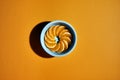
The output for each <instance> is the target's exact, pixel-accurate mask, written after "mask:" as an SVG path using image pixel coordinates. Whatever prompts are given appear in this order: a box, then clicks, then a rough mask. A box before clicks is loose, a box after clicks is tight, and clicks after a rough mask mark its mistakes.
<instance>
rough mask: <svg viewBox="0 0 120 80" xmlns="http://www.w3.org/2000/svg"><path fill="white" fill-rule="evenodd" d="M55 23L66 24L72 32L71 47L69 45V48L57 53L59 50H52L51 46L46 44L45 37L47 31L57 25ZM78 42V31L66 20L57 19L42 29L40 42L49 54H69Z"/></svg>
mask: <svg viewBox="0 0 120 80" xmlns="http://www.w3.org/2000/svg"><path fill="white" fill-rule="evenodd" d="M55 25H60V26H65V27H66V28H67V29H68V30H69V31H70V33H71V34H72V40H71V44H70V45H69V47H68V49H67V50H65V51H63V52H61V53H57V52H53V51H51V50H50V49H49V48H47V46H46V45H45V41H44V37H45V34H46V31H47V30H48V29H49V28H50V27H52V26H55ZM76 42H77V37H76V32H75V30H74V28H73V27H72V25H70V24H69V23H67V22H65V21H61V20H55V21H52V22H50V23H48V24H47V25H46V26H45V27H44V28H43V30H42V32H41V34H40V43H41V46H42V48H43V49H44V51H45V52H46V53H48V54H49V55H51V56H56V57H61V56H66V55H68V54H69V53H71V51H72V50H73V49H74V48H75V45H76Z"/></svg>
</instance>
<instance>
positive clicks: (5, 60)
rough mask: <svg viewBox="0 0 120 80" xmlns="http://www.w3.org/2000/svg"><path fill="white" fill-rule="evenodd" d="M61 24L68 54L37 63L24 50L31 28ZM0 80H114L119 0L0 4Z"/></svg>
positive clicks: (119, 65) (6, 0)
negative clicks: (66, 27)
mask: <svg viewBox="0 0 120 80" xmlns="http://www.w3.org/2000/svg"><path fill="white" fill-rule="evenodd" d="M52 20H65V21H67V22H69V23H70V24H72V25H73V26H74V28H75V30H76V32H77V45H76V48H75V49H74V51H73V52H72V53H71V54H70V55H68V56H65V57H61V58H42V57H40V56H38V55H37V54H36V53H35V52H34V51H33V50H32V49H31V47H30V43H29V37H30V32H31V30H32V29H33V28H34V26H35V25H36V24H38V23H40V22H43V21H52ZM0 80H120V1H119V0H59V1H58V0H0Z"/></svg>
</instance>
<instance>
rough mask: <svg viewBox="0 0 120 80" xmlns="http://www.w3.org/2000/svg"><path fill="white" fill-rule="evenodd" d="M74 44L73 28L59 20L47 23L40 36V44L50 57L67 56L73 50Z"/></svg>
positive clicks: (74, 34) (75, 39) (74, 33)
mask: <svg viewBox="0 0 120 80" xmlns="http://www.w3.org/2000/svg"><path fill="white" fill-rule="evenodd" d="M76 42H77V37H76V32H75V30H74V28H73V26H72V25H70V24H69V23H67V22H65V21H61V20H56V21H52V22H49V23H48V24H47V25H45V26H44V28H43V29H42V31H41V34H40V44H41V46H42V48H43V50H44V51H45V52H46V53H47V54H49V55H51V56H56V57H61V56H66V55H68V54H69V53H71V52H72V51H73V49H74V48H75V45H76Z"/></svg>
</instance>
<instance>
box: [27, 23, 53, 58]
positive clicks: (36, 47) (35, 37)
mask: <svg viewBox="0 0 120 80" xmlns="http://www.w3.org/2000/svg"><path fill="white" fill-rule="evenodd" d="M49 22H50V21H44V22H41V23H39V24H37V25H36V26H35V27H34V28H33V29H32V31H31V33H30V37H29V42H30V46H31V48H32V50H33V51H34V52H35V53H36V54H37V55H39V56H40V57H43V58H53V56H51V55H49V54H47V53H46V52H45V51H44V49H43V48H42V46H41V43H40V34H41V32H42V30H43V28H44V27H45V25H47V24H48V23H49Z"/></svg>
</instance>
